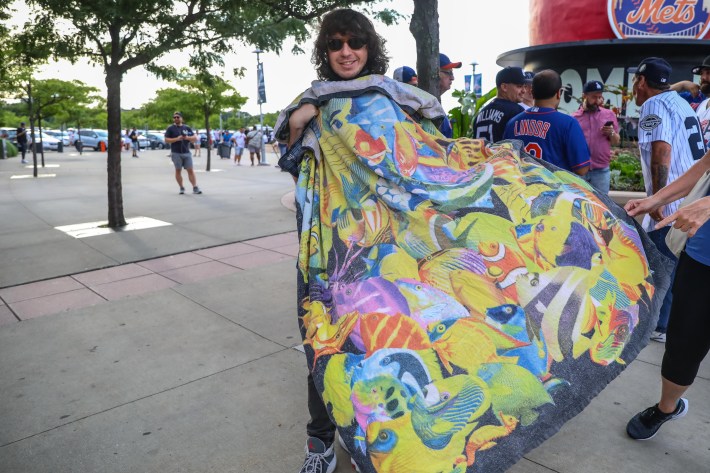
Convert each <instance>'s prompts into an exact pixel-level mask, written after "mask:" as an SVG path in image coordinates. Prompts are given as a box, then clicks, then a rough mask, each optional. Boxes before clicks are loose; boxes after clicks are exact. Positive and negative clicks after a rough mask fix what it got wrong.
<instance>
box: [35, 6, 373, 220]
mask: <svg viewBox="0 0 710 473" xmlns="http://www.w3.org/2000/svg"><path fill="white" fill-rule="evenodd" d="M375 2H376V0H371V1H368V0H301V1H298V2H294V1H292V0H252V1H249V2H245V1H242V0H174V1H171V2H167V1H165V0H141V1H136V0H29V1H28V4H29V5H30V7H31V8H32V11H33V12H34V13H35V18H33V21H32V22H30V23H28V24H27V25H26V30H27V31H28V34H30V35H33V36H36V32H37V28H36V26H35V25H51V26H54V25H58V26H61V28H56V29H55V30H54V31H53V33H52V34H51V35H48V36H47V37H48V38H51V39H52V42H53V45H54V47H55V52H56V54H57V55H59V56H61V57H66V58H68V59H70V60H73V61H79V60H84V59H85V58H88V59H89V60H90V61H91V62H93V63H95V64H98V65H100V66H102V67H103V69H104V73H105V76H106V77H105V83H106V89H107V93H106V98H107V100H106V111H107V128H108V133H109V149H108V161H107V170H108V182H107V184H108V225H109V227H121V226H125V225H126V220H125V218H124V213H123V190H122V183H121V87H120V86H121V80H122V78H123V76H124V74H126V72H128V71H129V70H131V69H134V68H136V67H140V66H143V67H145V68H146V69H148V70H149V71H152V72H155V73H156V74H158V75H161V76H166V75H169V74H170V72H171V71H170V70H168V69H166V68H161V67H159V66H158V65H157V64H156V62H155V60H156V59H157V58H159V57H161V56H164V55H167V54H169V55H171V56H178V57H179V56H181V55H184V56H187V55H188V54H189V53H188V51H196V54H195V55H194V56H193V58H192V61H191V66H193V67H195V65H198V64H199V65H201V66H204V67H198V68H197V69H198V70H204V69H207V68H208V66H210V65H212V64H215V63H216V64H220V56H221V55H222V54H224V53H226V52H228V51H229V50H230V45H231V43H233V42H237V41H238V42H242V43H249V44H253V45H255V46H258V47H259V48H261V49H263V50H267V51H279V50H280V48H281V46H282V42H283V40H284V39H285V38H286V37H289V36H292V37H295V39H296V41H297V42H303V41H305V40H306V39H308V38H309V37H310V35H309V32H308V29H307V28H306V22H307V21H310V20H312V19H313V18H317V17H318V16H320V15H321V14H322V13H324V12H326V11H328V10H330V9H332V8H334V7H341V6H349V5H354V4H366V3H375Z"/></svg>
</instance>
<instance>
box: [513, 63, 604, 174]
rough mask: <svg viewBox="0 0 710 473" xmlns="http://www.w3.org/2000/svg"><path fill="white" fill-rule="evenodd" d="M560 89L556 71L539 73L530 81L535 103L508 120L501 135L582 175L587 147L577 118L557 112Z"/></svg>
mask: <svg viewBox="0 0 710 473" xmlns="http://www.w3.org/2000/svg"><path fill="white" fill-rule="evenodd" d="M561 88H562V80H561V79H560V75H559V74H558V73H557V72H555V71H552V70H550V69H547V70H544V71H540V72H538V73H537V74H536V75H535V77H534V78H533V82H532V94H533V98H534V99H535V106H534V107H530V108H529V109H527V110H525V111H524V112H522V113H520V114H519V115H516V116H515V117H514V118H513V119H512V120H510V121H509V122H508V124H507V125H506V127H505V133H504V134H503V137H504V138H505V139H507V140H520V141H522V142H523V148H524V149H525V151H527V152H528V153H529V154H531V155H533V156H535V157H536V158H538V159H541V160H543V161H547V162H548V163H551V164H554V165H555V166H557V167H560V168H562V169H565V170H567V171H570V172H574V173H576V174H579V175H580V176H583V175H585V174H586V173H587V171H588V170H589V163H590V157H589V147H588V146H587V142H586V140H585V138H584V134H583V133H582V128H581V127H580V126H579V123H577V120H575V119H574V118H572V117H570V116H569V115H565V114H563V113H560V112H558V111H557V107H558V106H559V104H560V97H561V93H562V92H561Z"/></svg>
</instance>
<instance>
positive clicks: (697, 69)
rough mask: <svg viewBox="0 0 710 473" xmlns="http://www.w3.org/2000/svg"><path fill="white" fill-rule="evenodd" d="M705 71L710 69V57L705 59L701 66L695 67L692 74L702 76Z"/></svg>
mask: <svg viewBox="0 0 710 473" xmlns="http://www.w3.org/2000/svg"><path fill="white" fill-rule="evenodd" d="M703 69H710V56H707V57H706V58H705V59H703V63H702V64H701V65H699V66H695V67H694V68H693V70H692V71H691V72H692V73H693V74H700V73H701V72H702V70H703Z"/></svg>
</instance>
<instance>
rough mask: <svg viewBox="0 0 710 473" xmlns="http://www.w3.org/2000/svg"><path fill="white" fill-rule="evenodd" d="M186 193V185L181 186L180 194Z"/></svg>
mask: <svg viewBox="0 0 710 473" xmlns="http://www.w3.org/2000/svg"><path fill="white" fill-rule="evenodd" d="M184 193H185V188H184V187H181V188H180V194H181V195H182V194H184Z"/></svg>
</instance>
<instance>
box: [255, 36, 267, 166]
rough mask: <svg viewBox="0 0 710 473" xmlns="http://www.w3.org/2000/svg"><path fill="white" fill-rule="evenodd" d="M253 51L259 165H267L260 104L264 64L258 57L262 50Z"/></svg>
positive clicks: (264, 94) (262, 101) (263, 101)
mask: <svg viewBox="0 0 710 473" xmlns="http://www.w3.org/2000/svg"><path fill="white" fill-rule="evenodd" d="M252 52H253V53H255V54H256V93H257V102H258V103H259V124H260V125H261V143H259V146H260V147H261V162H259V166H268V163H267V162H266V149H265V146H264V113H263V112H262V110H261V104H263V103H266V86H265V85H264V64H263V63H262V62H261V60H260V59H259V54H261V53H263V52H264V51H263V50H261V49H259V48H256V49H255V50H254V51H252Z"/></svg>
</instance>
